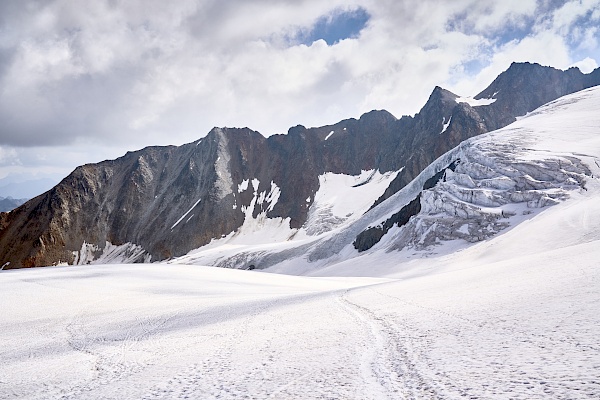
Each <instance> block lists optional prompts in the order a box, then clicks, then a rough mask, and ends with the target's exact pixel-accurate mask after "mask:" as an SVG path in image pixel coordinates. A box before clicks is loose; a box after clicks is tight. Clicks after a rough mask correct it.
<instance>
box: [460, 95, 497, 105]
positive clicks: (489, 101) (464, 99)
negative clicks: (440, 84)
mask: <svg viewBox="0 0 600 400" xmlns="http://www.w3.org/2000/svg"><path fill="white" fill-rule="evenodd" d="M495 101H496V99H494V98H491V99H474V98H472V97H457V98H456V102H457V103H467V104H468V105H470V106H471V107H478V106H487V105H490V104H492V103H493V102H495Z"/></svg>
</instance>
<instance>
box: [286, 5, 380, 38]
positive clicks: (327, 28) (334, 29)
mask: <svg viewBox="0 0 600 400" xmlns="http://www.w3.org/2000/svg"><path fill="white" fill-rule="evenodd" d="M369 18H371V16H370V15H369V13H367V11H366V10H365V9H364V8H357V9H355V10H350V11H340V10H337V11H334V12H333V13H332V14H329V15H324V16H322V17H320V18H319V19H318V20H317V21H316V22H315V24H314V25H313V26H312V27H311V29H310V31H308V32H301V33H300V34H299V35H298V37H297V40H298V41H300V43H303V44H306V45H310V44H312V43H313V42H315V41H317V40H319V39H323V40H325V42H326V43H327V45H329V46H331V45H334V44H336V43H337V42H339V41H340V40H344V39H348V38H354V37H357V36H358V34H359V33H360V31H361V30H362V29H363V28H364V27H365V26H366V25H367V22H368V21H369Z"/></svg>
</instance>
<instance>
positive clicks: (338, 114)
mask: <svg viewBox="0 0 600 400" xmlns="http://www.w3.org/2000/svg"><path fill="white" fill-rule="evenodd" d="M599 3H600V2H598V0H591V1H590V0H582V1H579V0H577V1H568V2H562V1H561V2H556V1H548V0H539V1H535V0H507V1H502V2H496V1H481V0H456V1H452V2H439V1H434V0H424V1H420V2H414V1H408V0H400V1H399V0H351V1H342V0H330V1H326V2H323V1H320V0H297V1H276V0H257V1H252V2H248V1H244V0H231V1H226V2H223V1H221V2H219V1H211V0H182V1H177V2H171V3H168V2H164V1H162V0H131V1H114V0H97V1H93V2H73V1H67V0H53V1H35V0H22V1H5V2H1V3H0V32H1V34H0V120H2V124H1V126H0V146H3V148H5V149H9V148H10V149H16V150H15V151H16V152H17V153H16V154H17V157H20V159H22V160H25V158H23V157H21V155H22V154H25V153H28V150H26V148H40V149H42V148H43V149H45V150H43V151H44V152H45V153H46V154H48V155H49V157H50V158H51V157H53V156H54V155H55V154H56V152H54V151H53V150H52V151H51V150H49V149H52V148H53V147H54V148H56V149H63V152H64V153H68V154H70V152H72V151H76V152H81V156H77V157H65V158H64V160H65V161H64V165H65V169H66V170H70V169H72V167H73V166H74V165H73V163H75V162H79V161H81V160H82V159H86V160H89V161H90V162H91V161H98V160H97V158H98V154H99V153H98V152H95V154H94V153H92V152H93V150H86V149H87V148H94V146H95V147H96V148H97V147H98V146H101V147H102V148H104V149H107V150H106V151H104V152H101V154H102V155H106V156H112V154H119V153H122V152H124V151H125V150H126V149H127V150H132V149H136V148H140V147H143V146H146V145H154V144H181V143H184V142H189V141H193V140H195V139H197V138H198V137H201V136H204V135H205V134H206V133H207V132H208V131H209V130H210V128H211V127H213V126H249V127H251V128H253V129H256V130H259V131H260V132H262V133H263V134H265V135H270V134H274V133H282V132H285V131H286V130H287V128H288V127H289V126H293V125H296V124H299V123H301V124H304V125H306V126H316V125H323V124H327V123H334V122H337V121H339V120H340V119H343V118H349V117H358V116H359V115H360V114H361V113H363V112H367V111H369V110H371V109H375V108H378V109H381V108H385V109H388V110H389V111H391V112H392V113H394V114H396V115H398V116H401V115H402V114H413V113H415V112H417V111H418V110H419V108H420V107H421V106H422V105H423V103H424V102H425V101H426V99H427V97H428V95H429V93H430V92H431V90H432V88H433V87H434V86H435V85H442V86H446V87H448V88H449V89H451V90H454V91H458V92H459V94H464V95H470V94H475V93H476V92H478V91H480V90H482V89H483V88H484V87H485V86H486V85H487V84H489V83H490V82H491V80H492V79H493V78H494V77H495V76H496V75H497V74H498V73H500V72H502V71H503V70H504V69H506V68H507V67H508V66H509V65H510V63H511V62H512V61H532V62H540V63H542V64H545V65H552V66H555V67H558V68H567V67H569V66H571V65H577V66H580V67H581V68H582V69H587V70H589V69H590V68H593V67H594V66H596V65H597V63H596V61H598V59H599V57H600V54H599V53H598V48H599V45H598V43H599V31H598V22H600V4H599ZM344 24H346V25H344ZM75 149H76V150H75ZM109 149H110V150H109ZM57 151H58V150H57ZM47 159H48V158H47ZM29 162H31V163H32V164H31V165H32V168H33V166H34V165H35V166H36V168H38V167H39V165H41V164H42V163H41V161H40V162H39V163H37V162H34V160H29V161H27V162H25V161H23V163H24V164H28V163H29ZM84 162H85V161H84ZM48 166H49V168H50V164H48Z"/></svg>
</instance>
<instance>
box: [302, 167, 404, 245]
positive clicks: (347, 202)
mask: <svg viewBox="0 0 600 400" xmlns="http://www.w3.org/2000/svg"><path fill="white" fill-rule="evenodd" d="M400 171H401V170H400ZM400 171H392V172H386V173H384V174H382V173H381V172H379V170H368V171H362V172H361V173H360V174H359V175H345V174H334V173H333V172H327V173H325V174H323V175H321V176H319V190H318V191H317V193H316V194H315V197H314V201H313V203H312V205H311V207H310V210H309V214H308V220H307V221H306V224H305V225H304V227H303V228H304V230H305V231H306V233H307V234H308V235H309V236H314V235H319V234H321V233H324V232H328V231H330V230H332V229H335V228H336V227H339V226H340V225H342V224H344V223H349V222H351V221H353V220H356V219H357V218H359V217H360V216H361V215H362V214H364V213H365V212H366V211H367V210H368V209H369V208H370V207H371V206H372V205H373V203H374V202H375V201H376V200H377V199H378V198H379V197H380V196H381V195H382V194H383V193H384V192H385V190H386V189H387V188H388V186H389V185H390V183H391V182H392V181H393V180H394V179H395V178H396V176H397V175H398V173H399V172H400Z"/></svg>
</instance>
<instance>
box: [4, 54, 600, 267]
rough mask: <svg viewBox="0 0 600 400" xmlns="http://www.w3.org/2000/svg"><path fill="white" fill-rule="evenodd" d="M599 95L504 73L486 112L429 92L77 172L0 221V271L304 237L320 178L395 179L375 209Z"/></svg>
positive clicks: (541, 77)
mask: <svg viewBox="0 0 600 400" xmlns="http://www.w3.org/2000/svg"><path fill="white" fill-rule="evenodd" d="M598 84H600V70H596V71H594V72H593V73H591V74H588V75H585V74H582V73H580V72H579V70H574V69H570V70H567V71H559V70H555V69H553V68H549V67H542V66H540V65H537V64H513V65H511V67H510V68H509V69H508V70H507V71H505V72H504V73H503V74H501V75H500V76H499V77H498V78H497V79H496V80H495V81H494V82H493V83H492V85H490V87H488V88H487V89H486V90H484V91H483V92H481V93H480V94H479V95H477V96H475V99H480V100H481V99H483V100H484V101H482V102H480V103H483V104H484V105H477V103H476V102H471V103H472V105H469V104H468V103H466V102H463V101H462V99H461V98H458V96H456V95H455V94H453V93H451V92H449V91H447V90H444V89H442V88H440V87H436V88H435V89H434V91H433V92H432V94H431V96H430V98H429V100H428V101H427V103H426V104H425V106H424V107H423V109H422V110H421V111H420V112H419V113H418V114H417V115H415V116H414V117H407V116H405V117H402V118H401V119H396V118H395V117H394V116H393V115H391V114H390V113H388V112H387V111H371V112H369V113H366V114H364V115H363V116H361V117H360V119H358V120H356V119H348V120H344V121H341V122H339V123H337V124H334V125H328V126H324V127H318V128H309V129H307V128H305V127H303V126H301V125H299V126H296V127H293V128H291V129H290V130H289V132H288V134H287V135H274V136H271V137H268V138H265V137H263V136H262V135H261V134H260V133H258V132H255V131H252V130H250V129H248V128H243V129H237V128H236V129H229V128H222V129H221V128H214V129H213V130H211V132H210V133H209V134H208V135H207V136H206V137H205V138H203V139H201V140H199V141H197V142H193V143H189V144H186V145H183V146H179V147H175V146H167V147H148V148H145V149H143V150H139V151H136V152H130V153H127V154H126V155H125V156H123V157H121V158H119V159H116V160H111V161H105V162H102V163H98V164H93V165H84V166H82V167H78V168H77V169H76V170H75V171H74V172H73V173H72V174H71V175H69V176H68V177H67V178H65V179H64V180H63V181H62V182H60V183H59V184H58V185H57V186H56V187H54V188H53V189H51V190H50V191H48V192H47V193H45V194H43V195H41V196H38V197H37V198H35V199H32V200H30V201H28V202H27V203H25V204H24V205H22V206H21V207H19V208H17V209H15V210H13V211H12V212H10V213H2V214H0V263H2V264H5V263H7V262H10V264H8V265H7V267H6V268H5V269H8V268H20V267H33V266H42V265H52V264H57V263H75V262H79V263H85V262H89V261H91V260H93V259H95V258H97V257H100V256H102V255H103V254H105V253H106V252H107V251H109V250H110V252H111V254H114V253H115V252H116V251H117V250H115V249H123V251H124V252H126V253H127V255H128V258H127V259H128V260H129V261H142V260H145V261H147V260H149V259H151V260H164V259H169V258H172V257H176V256H180V255H183V254H186V253H187V252H188V251H190V250H192V249H194V248H198V247H200V246H203V245H205V244H208V243H210V241H211V240H212V239H215V238H221V237H223V236H225V235H228V234H230V233H231V232H234V231H236V230H237V229H239V228H240V227H241V226H242V225H243V223H244V220H245V219H246V218H248V217H255V218H256V217H257V216H259V215H264V216H265V217H266V218H280V219H281V220H282V221H285V222H284V223H286V224H289V226H290V227H291V228H299V227H302V226H303V225H304V224H305V223H306V222H307V218H308V216H309V212H310V209H311V205H312V202H313V201H314V195H315V193H316V192H317V190H318V189H319V176H320V175H322V174H324V173H326V172H333V173H340V174H348V175H358V174H360V173H361V171H363V170H379V171H380V172H381V173H385V172H388V171H399V172H398V173H397V175H396V176H395V179H394V180H393V181H392V182H391V184H390V185H389V187H388V189H387V190H386V191H385V192H384V194H383V195H382V196H381V197H380V198H379V199H378V200H377V201H376V202H375V204H374V205H376V204H378V203H381V202H382V201H385V200H386V199H388V198H389V197H390V196H392V195H393V194H394V193H396V192H397V191H398V190H400V189H401V188H402V187H404V186H406V185H407V184H408V183H409V182H410V181H411V180H412V179H413V178H415V177H416V176H417V175H418V174H419V173H420V172H421V171H423V169H424V168H425V167H427V166H428V165H429V164H430V163H431V162H432V161H434V160H435V159H436V158H437V157H439V156H440V155H442V154H444V153H445V152H446V151H448V150H450V149H452V148H454V147H455V146H457V145H458V144H459V143H461V142H462V141H463V140H465V139H467V138H470V137H473V136H476V135H479V134H481V133H484V132H487V131H489V130H490V129H495V128H498V127H501V126H505V125H507V124H508V123H510V122H512V121H514V119H515V117H517V116H519V115H523V114H525V113H527V112H529V111H532V110H533V109H535V108H536V107H538V106H539V105H541V104H544V103H546V102H548V101H551V100H554V99H556V98H558V97H560V96H562V95H564V94H567V93H570V92H574V91H577V90H581V89H583V88H585V87H590V86H594V85H598ZM248 212H251V215H250V214H247V213H248ZM84 253H85V254H86V257H82V254H84Z"/></svg>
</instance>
